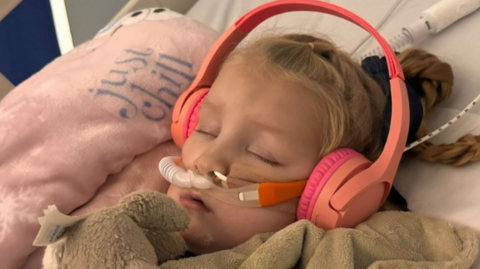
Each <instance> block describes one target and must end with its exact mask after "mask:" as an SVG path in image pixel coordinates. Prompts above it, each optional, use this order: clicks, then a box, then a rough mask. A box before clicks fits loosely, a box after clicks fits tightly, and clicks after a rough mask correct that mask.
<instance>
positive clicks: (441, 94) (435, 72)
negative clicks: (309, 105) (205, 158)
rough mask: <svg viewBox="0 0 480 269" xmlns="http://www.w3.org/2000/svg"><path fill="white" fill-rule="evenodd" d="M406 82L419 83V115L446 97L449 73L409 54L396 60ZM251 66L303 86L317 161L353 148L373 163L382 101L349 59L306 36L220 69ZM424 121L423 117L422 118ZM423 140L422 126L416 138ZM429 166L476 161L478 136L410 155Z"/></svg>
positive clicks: (429, 57) (270, 42)
mask: <svg viewBox="0 0 480 269" xmlns="http://www.w3.org/2000/svg"><path fill="white" fill-rule="evenodd" d="M398 57H399V60H400V63H401V65H402V69H403V71H404V73H405V77H406V79H407V80H414V81H418V82H419V83H420V84H421V88H422V90H423V92H424V94H423V96H422V97H421V101H422V105H423V109H424V115H425V114H426V113H428V112H429V110H430V109H431V108H433V107H434V106H435V105H436V104H438V103H439V102H441V101H442V100H444V99H446V98H447V97H449V96H450V94H451V91H452V86H453V72H452V69H451V67H450V65H449V64H447V63H445V62H442V61H441V60H440V59H438V57H436V56H435V55H433V54H431V53H428V52H426V51H424V50H419V49H409V50H405V51H404V52H402V53H400V54H399V56H398ZM244 60H248V61H250V62H252V61H254V63H255V64H252V65H250V67H251V68H250V71H251V74H252V75H254V76H259V75H260V76H265V75H267V76H270V78H271V79H278V78H282V79H287V80H290V81H292V82H296V83H299V85H303V88H305V89H307V90H309V91H310V93H312V94H313V96H314V97H315V101H316V103H317V106H316V109H315V112H316V114H317V116H318V118H319V121H320V122H322V124H324V126H325V128H322V133H320V134H319V139H321V142H322V145H324V147H323V148H322V149H321V152H320V153H319V154H320V157H321V156H324V155H326V154H327V153H329V152H331V151H332V150H334V149H336V148H340V147H348V148H352V149H354V150H356V151H358V152H360V153H362V154H363V155H364V156H366V157H367V158H369V159H370V160H372V161H373V160H375V159H376V158H377V157H378V156H379V154H380V152H381V149H382V147H383V143H382V138H381V131H382V127H383V125H384V112H383V110H384V106H385V96H384V93H383V92H382V90H381V88H380V86H379V84H378V83H377V82H376V81H375V80H373V79H372V78H371V77H370V76H369V75H368V74H367V73H366V72H365V71H364V70H363V69H362V68H361V66H360V65H359V64H357V63H355V62H354V61H353V60H352V59H351V57H350V56H349V55H348V54H347V53H345V52H343V51H341V50H339V49H337V48H336V47H335V46H334V45H333V44H332V43H331V42H329V41H327V40H325V39H320V38H317V37H314V36H310V35H304V34H290V35H281V36H268V37H262V38H260V39H257V40H254V41H253V42H252V43H250V44H247V45H245V46H243V47H240V48H237V49H236V50H235V51H234V52H232V53H231V54H230V56H229V57H228V59H227V60H226V61H225V63H224V64H231V63H235V62H239V61H240V62H244ZM424 118H425V117H424ZM426 134H427V130H426V127H425V121H424V120H423V121H422V124H421V126H420V129H419V131H418V132H417V136H418V137H423V136H424V135H426ZM411 151H412V152H414V154H415V155H416V156H418V157H419V158H421V159H423V160H427V161H430V162H443V163H448V164H452V165H462V164H465V163H467V162H469V161H476V160H480V136H473V135H470V134H468V135H465V136H463V137H462V138H460V139H459V140H458V141H457V142H456V143H452V144H442V145H434V144H432V143H431V142H428V141H427V142H425V143H423V144H421V145H419V146H417V147H415V148H413V149H412V150H411Z"/></svg>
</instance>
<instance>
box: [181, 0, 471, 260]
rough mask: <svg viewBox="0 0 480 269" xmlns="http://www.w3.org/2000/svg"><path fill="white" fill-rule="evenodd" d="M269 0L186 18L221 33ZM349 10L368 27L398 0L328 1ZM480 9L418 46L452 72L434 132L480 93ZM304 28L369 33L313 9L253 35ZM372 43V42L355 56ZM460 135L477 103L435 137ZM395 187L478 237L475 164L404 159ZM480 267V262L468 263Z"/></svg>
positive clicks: (396, 24)
mask: <svg viewBox="0 0 480 269" xmlns="http://www.w3.org/2000/svg"><path fill="white" fill-rule="evenodd" d="M267 2H270V1H269V0H199V1H198V2H197V3H196V4H195V5H194V6H193V7H192V9H191V10H190V11H189V12H188V13H187V16H189V17H191V18H194V19H196V20H198V21H200V22H202V23H205V24H207V25H209V26H211V27H212V28H214V29H215V30H217V31H219V32H223V31H224V30H225V29H226V28H228V27H229V26H230V25H232V24H233V23H234V22H235V21H236V20H237V19H238V18H240V17H241V16H242V15H243V14H245V13H246V12H248V11H249V10H251V9H253V8H255V7H257V6H259V5H261V4H263V3H267ZM327 2H331V3H333V4H336V5H339V6H342V7H344V8H346V9H349V10H351V11H353V12H355V13H356V14H358V15H360V16H361V17H363V18H364V19H366V20H367V21H368V22H370V23H371V24H372V25H376V24H377V23H378V22H379V21H380V20H381V19H382V17H383V16H384V14H385V13H386V12H387V11H388V10H389V9H390V7H391V6H392V5H393V4H394V2H395V0H362V1H351V0H334V1H327ZM437 2H438V0H422V1H418V0H404V1H403V2H402V3H401V4H400V6H399V7H398V8H397V10H396V11H395V12H394V13H393V14H392V16H391V17H390V18H389V19H388V21H387V22H386V23H385V24H384V25H383V26H382V27H381V28H380V29H379V32H380V33H381V34H382V35H383V36H384V37H385V38H386V39H387V40H388V39H390V38H392V37H394V36H395V35H397V34H398V33H399V32H400V30H401V28H402V26H405V25H408V24H409V23H410V22H413V21H414V20H415V19H417V18H418V16H419V14H420V13H421V12H422V11H423V10H425V9H427V8H428V7H430V6H432V5H433V4H435V3H437ZM479 25H480V10H477V11H476V12H475V13H473V14H470V15H469V16H468V17H466V18H463V19H462V20H460V21H457V22H456V23H455V24H453V25H452V26H450V27H449V28H447V29H445V30H443V31H442V32H440V33H438V34H437V35H435V36H433V37H429V38H427V39H425V40H424V41H423V42H421V43H419V44H416V46H417V47H421V48H424V49H426V50H428V51H430V52H432V53H435V54H436V55H438V56H439V57H441V58H442V59H444V60H445V61H447V62H449V63H450V64H451V65H452V67H453V70H454V73H455V87H454V92H453V94H452V96H451V97H450V98H449V99H448V100H446V101H445V102H443V103H442V104H440V105H439V106H438V108H437V109H436V110H435V111H434V112H433V113H432V114H431V115H430V116H429V127H430V129H431V130H433V129H435V128H437V127H439V126H441V125H442V124H444V123H445V122H447V121H448V120H450V119H451V118H452V117H454V116H455V115H456V114H457V113H458V112H459V111H460V110H462V109H463V108H464V107H465V106H466V105H467V104H468V103H470V102H471V101H472V99H473V98H475V97H476V96H477V95H478V94H480V86H479V85H480V73H479V70H480V67H479V63H480V49H479V47H480V31H479V30H478V26H479ZM272 28H276V29H278V30H276V31H281V32H284V31H298V30H301V31H306V32H316V33H321V34H325V35H326V36H327V37H328V38H329V39H331V40H332V41H334V42H335V43H336V44H337V45H339V46H341V47H342V48H343V49H345V50H347V51H351V50H352V49H353V48H354V47H355V45H356V44H357V43H358V42H359V41H360V40H361V39H362V38H363V37H364V36H365V35H367V33H366V32H365V31H363V30H361V29H360V28H358V27H357V26H355V25H352V24H351V23H348V22H345V21H343V20H340V19H337V18H335V17H332V16H329V15H323V14H318V13H311V12H292V13H289V14H282V15H279V16H276V17H274V18H271V19H269V20H267V21H266V22H264V23H262V24H261V26H260V27H259V28H257V29H256V31H255V32H262V31H265V30H266V31H268V32H271V31H272V30H271V29H272ZM375 47H376V43H375V42H374V41H373V40H372V39H370V41H369V42H367V43H366V45H365V46H364V47H363V48H362V49H360V50H359V51H358V54H357V55H362V54H363V53H365V52H367V51H369V50H370V49H372V48H375ZM465 133H474V134H480V105H477V106H475V107H474V108H473V109H472V110H470V111H469V112H468V113H467V114H466V115H465V116H464V117H463V118H462V119H461V120H460V121H459V122H458V123H456V124H454V125H453V126H452V127H451V128H450V129H448V130H446V131H445V132H443V133H441V134H439V135H438V136H437V137H435V138H433V139H432V141H435V142H453V141H455V140H457V139H458V138H459V137H460V136H462V135H463V134H465ZM395 186H396V188H397V189H398V190H399V191H400V192H401V193H402V195H403V196H404V197H405V198H406V199H407V200H408V202H409V207H410V209H411V210H413V211H415V212H419V213H422V214H425V215H428V216H432V217H438V218H443V219H446V220H449V221H451V222H453V223H456V224H460V225H461V224H464V225H468V226H470V227H473V228H475V229H476V230H477V231H478V232H479V234H480V195H479V194H478V193H480V164H479V163H474V164H471V165H468V166H465V167H461V168H452V167H449V166H446V165H443V164H430V163H425V162H422V161H418V160H411V159H405V160H403V162H402V165H401V166H400V168H399V173H398V175H397V178H396V181H395ZM472 268H475V269H480V259H479V260H477V262H476V264H475V265H474V266H473V267H472Z"/></svg>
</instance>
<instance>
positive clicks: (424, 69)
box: [399, 49, 480, 166]
mask: <svg viewBox="0 0 480 269" xmlns="http://www.w3.org/2000/svg"><path fill="white" fill-rule="evenodd" d="M399 60H400V63H401V64H402V69H403V72H404V73H405V78H406V79H410V80H414V81H418V82H420V83H421V88H422V90H423V92H424V96H423V97H422V99H421V101H422V105H423V110H424V114H426V113H428V112H429V111H430V110H431V109H432V108H433V107H434V106H435V105H437V104H438V103H440V102H441V101H443V100H445V99H446V98H448V97H449V96H450V95H451V93H452V86H453V71H452V68H451V66H450V65H449V64H448V63H445V62H443V61H441V60H440V59H439V58H438V57H437V56H435V55H433V54H431V53H428V52H426V51H424V50H419V49H410V50H406V51H404V52H402V53H401V54H400V55H399ZM424 118H425V117H424ZM427 133H428V132H427V128H426V126H425V120H424V121H423V122H422V124H421V126H420V128H419V130H418V132H417V137H423V136H425V135H427ZM411 151H412V152H413V153H414V154H415V155H416V156H417V157H419V158H421V159H423V160H426V161H429V162H441V163H446V164H450V165H454V166H461V165H464V164H466V163H468V162H473V161H478V160H480V135H477V136H474V135H471V134H467V135H464V136H462V137H461V138H459V139H458V140H457V142H455V143H450V144H441V145H435V144H433V143H432V142H430V141H426V142H424V143H423V144H420V145H418V146H417V147H415V148H413V149H412V150H411Z"/></svg>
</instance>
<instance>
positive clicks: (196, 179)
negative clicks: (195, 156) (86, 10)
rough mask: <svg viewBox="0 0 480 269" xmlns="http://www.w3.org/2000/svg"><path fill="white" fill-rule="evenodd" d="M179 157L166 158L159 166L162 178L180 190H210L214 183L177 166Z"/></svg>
mask: <svg viewBox="0 0 480 269" xmlns="http://www.w3.org/2000/svg"><path fill="white" fill-rule="evenodd" d="M177 158H178V157H173V156H169V157H165V158H163V159H162V160H161V161H160V163H159V164H158V169H159V170H160V173H161V174H162V176H163V177H164V178H165V179H166V180H167V181H168V182H170V183H172V184H173V185H175V186H177V187H180V188H196V189H210V187H211V185H212V182H211V181H210V180H208V179H206V178H205V177H203V176H201V175H199V174H197V173H195V172H193V171H192V170H185V169H183V168H181V167H179V166H178V165H176V164H175V159H177Z"/></svg>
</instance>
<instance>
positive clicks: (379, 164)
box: [172, 0, 410, 230]
mask: <svg viewBox="0 0 480 269" xmlns="http://www.w3.org/2000/svg"><path fill="white" fill-rule="evenodd" d="M290 11H316V12H321V13H327V14H330V15H334V16H337V17H340V18H343V19H345V20H348V21H350V22H353V23H355V24H357V25H358V26H360V27H362V28H363V29H365V30H366V31H368V32H369V33H370V34H371V35H372V36H373V37H374V38H375V39H376V40H377V41H378V43H380V46H381V47H382V49H383V51H384V53H385V57H386V59H387V62H388V69H389V75H390V85H391V92H392V118H391V126H390V131H389V134H388V138H387V141H386V144H385V148H384V150H383V152H382V154H381V155H380V157H379V158H378V159H377V160H376V161H375V162H374V163H371V162H370V161H369V160H368V159H367V158H365V157H364V156H363V155H361V154H360V153H358V152H355V151H354V150H352V149H337V150H334V151H333V152H331V153H329V154H328V155H326V156H325V157H324V158H323V159H322V160H321V161H320V162H319V163H318V165H317V166H316V167H315V169H314V170H313V172H312V173H311V175H310V178H309V180H308V183H307V185H306V187H305V190H304V191H303V193H302V196H301V198H300V202H299V204H298V209H297V217H298V219H309V220H310V221H312V222H313V223H315V225H317V226H318V227H320V228H322V229H325V230H328V229H333V228H336V227H354V226H355V225H357V224H359V223H360V222H362V221H364V220H365V219H366V218H368V217H369V216H371V215H372V214H374V213H375V212H376V211H377V210H378V209H379V208H380V206H381V205H382V204H383V202H384V201H385V199H386V198H387V195H388V193H389V192H390V189H391V188H392V184H393V179H394V177H395V173H396V171H397V168H398V165H399V163H400V158H401V156H402V153H403V148H404V147H405V144H406V141H407V134H408V128H409V116H410V115H409V105H408V95H407V90H406V88H405V83H404V76H403V72H402V69H401V66H400V63H399V62H398V59H397V57H396V56H395V54H394V53H393V52H392V50H391V48H390V47H389V45H388V43H387V42H386V41H385V40H384V39H383V38H382V37H381V36H380V34H379V33H378V32H377V31H376V30H375V28H373V27H372V26H371V25H370V24H368V23H367V22H366V21H365V20H363V19H362V18H360V17H359V16H357V15H355V14H353V13H351V12H349V11H347V10H345V9H342V8H340V7H338V6H335V5H332V4H329V3H324V2H319V1H313V0H281V1H274V2H271V3H268V4H265V5H263V6H260V7H258V8H256V9H254V10H252V11H250V12H248V13H247V14H246V15H244V16H243V17H242V18H240V19H239V20H238V21H237V22H236V23H235V24H234V25H233V26H231V27H230V28H229V29H228V30H227V31H226V32H225V33H224V34H223V35H222V36H221V37H220V38H219V39H218V40H217V42H216V43H215V44H214V45H213V47H212V48H211V50H210V52H209V53H208V54H207V56H206V58H205V60H204V62H203V64H202V66H201V68H200V71H199V73H198V75H197V77H196V79H195V80H194V81H193V83H192V85H191V86H190V88H189V89H188V90H187V91H186V92H184V93H183V94H182V95H181V96H180V98H179V99H178V101H177V103H176V104H175V108H174V110H173V123H172V136H173V139H174V141H175V143H176V144H177V146H179V147H180V148H181V147H182V145H183V143H184V142H185V140H186V139H187V138H188V137H189V135H190V134H191V133H192V132H193V130H194V128H195V126H196V124H197V123H198V112H199V109H200V106H201V103H202V101H203V99H204V98H205V96H206V95H207V94H208V91H209V89H210V87H211V85H212V84H213V81H214V80H215V76H216V74H217V69H218V68H219V66H220V64H221V63H222V61H223V60H224V59H225V58H226V57H227V56H228V54H229V53H230V52H231V51H232V50H233V49H234V48H235V46H236V45H237V44H238V43H240V41H241V40H242V39H243V38H244V37H245V36H246V35H247V34H248V33H250V31H252V29H254V28H255V27H256V26H257V25H259V24H260V23H261V22H263V21H264V20H266V19H268V18H270V17H272V16H275V15H277V14H281V13H285V12H290Z"/></svg>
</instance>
